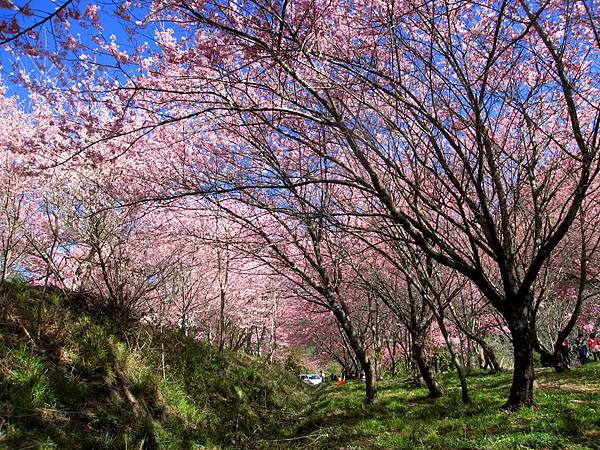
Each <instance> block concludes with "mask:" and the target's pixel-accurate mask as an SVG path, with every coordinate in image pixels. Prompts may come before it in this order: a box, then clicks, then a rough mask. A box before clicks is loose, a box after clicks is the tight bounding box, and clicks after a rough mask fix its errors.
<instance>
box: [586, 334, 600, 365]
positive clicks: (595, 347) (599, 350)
mask: <svg viewBox="0 0 600 450" xmlns="http://www.w3.org/2000/svg"><path fill="white" fill-rule="evenodd" d="M587 346H588V349H589V351H590V353H591V354H592V355H593V356H594V361H600V338H597V337H596V334H595V333H590V338H589V339H588V342H587Z"/></svg>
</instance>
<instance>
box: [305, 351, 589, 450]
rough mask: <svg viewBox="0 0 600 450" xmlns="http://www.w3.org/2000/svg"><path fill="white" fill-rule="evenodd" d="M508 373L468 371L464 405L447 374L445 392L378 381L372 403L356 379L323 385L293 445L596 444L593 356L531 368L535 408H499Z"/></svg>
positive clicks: (543, 446) (573, 449)
mask: <svg viewBox="0 0 600 450" xmlns="http://www.w3.org/2000/svg"><path fill="white" fill-rule="evenodd" d="M511 375H512V374H511V373H510V372H504V373H500V374H487V373H482V372H477V373H472V374H471V375H470V376H469V377H468V383H469V387H470V389H471V397H472V403H471V404H470V405H463V404H462V403H461V400H460V387H459V385H458V381H457V378H456V377H455V376H454V374H445V375H444V376H443V377H442V378H441V380H440V381H441V383H442V385H443V386H444V389H445V394H446V395H445V397H443V398H441V399H438V400H431V399H428V398H427V397H426V395H427V391H426V390H425V389H424V388H421V387H419V388H415V387H412V386H409V385H407V384H405V383H401V382H398V381H393V380H386V381H383V382H381V384H380V387H379V399H378V402H377V404H376V406H374V407H372V408H365V407H364V406H363V403H362V402H363V396H364V390H363V388H362V385H361V383H360V382H358V381H356V382H350V383H348V384H346V385H343V386H340V387H336V386H334V385H333V384H329V385H327V386H323V387H322V388H320V389H319V390H318V391H317V392H316V393H315V395H316V398H315V400H314V402H312V403H311V404H310V405H309V406H308V407H307V408H306V409H305V411H304V413H303V416H304V417H305V419H304V420H305V421H304V423H303V425H302V426H301V427H299V428H298V429H297V431H296V436H295V438H296V439H297V441H296V442H297V444H296V445H297V446H298V447H300V448H311V449H317V448H323V449H325V448H327V449H330V448H343V449H371V448H391V449H415V448H418V449H530V448H533V449H569V450H576V449H600V362H597V363H594V362H592V363H589V364H586V365H584V366H583V367H575V368H572V369H571V370H570V371H568V372H567V373H562V374H556V373H554V372H553V370H552V369H548V368H538V369H537V370H536V384H535V386H536V390H535V403H536V405H535V407H533V408H522V409H521V410H519V411H517V412H512V413H510V412H506V411H503V410H502V408H501V407H502V404H503V403H504V402H505V401H506V398H507V396H508V390H509V386H510V381H511Z"/></svg>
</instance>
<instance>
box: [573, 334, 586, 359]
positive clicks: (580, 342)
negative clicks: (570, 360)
mask: <svg viewBox="0 0 600 450" xmlns="http://www.w3.org/2000/svg"><path fill="white" fill-rule="evenodd" d="M576 344H577V355H578V356H579V361H580V362H581V364H585V363H586V362H587V358H588V346H587V341H586V340H585V337H584V336H583V333H579V334H578V335H577V342H576Z"/></svg>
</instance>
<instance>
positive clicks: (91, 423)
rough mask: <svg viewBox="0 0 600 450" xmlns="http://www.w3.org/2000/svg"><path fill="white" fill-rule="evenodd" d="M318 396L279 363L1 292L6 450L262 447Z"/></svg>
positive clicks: (54, 298)
mask: <svg viewBox="0 0 600 450" xmlns="http://www.w3.org/2000/svg"><path fill="white" fill-rule="evenodd" d="M42 299H43V300H44V302H43V308H42V321H41V323H40V325H41V326H40V327H39V336H38V332H37V331H38V320H37V306H38V305H39V304H40V301H41V300H42ZM162 348H164V349H165V366H164V372H163V366H162V359H161V349H162ZM309 398H310V397H309V390H307V388H306V386H304V385H303V384H301V383H300V381H299V380H298V379H297V377H295V376H294V375H292V374H291V373H289V372H287V371H285V370H283V368H281V367H279V366H277V365H272V364H267V363H265V362H264V361H262V360H260V359H256V358H251V357H249V356H246V355H242V354H233V353H228V352H225V354H223V355H219V354H218V352H217V351H216V350H215V349H214V348H212V347H210V346H208V345H203V344H201V343H198V342H195V341H193V340H191V339H189V338H186V337H185V336H182V335H181V334H180V333H178V332H175V331H166V332H160V331H159V330H158V329H156V328H153V327H151V326H147V325H140V324H136V323H131V324H130V325H129V326H128V327H127V329H123V328H122V326H116V325H115V323H114V322H112V321H111V320H109V319H107V318H105V317H99V316H94V315H91V314H89V313H87V312H85V311H83V310H81V309H80V308H77V307H75V306H74V305H70V304H69V302H68V300H66V299H64V298H62V296H61V295H60V294H58V293H56V292H54V293H51V294H49V295H48V294H46V295H42V291H41V290H40V289H36V288H32V287H30V286H27V285H26V284H23V283H10V284H5V285H3V286H0V449H4V448H9V449H13V448H14V449H21V448H36V449H37V448H43V449H51V448H61V449H63V448H72V449H80V448H88V449H105V448H106V449H109V448H111V449H112V448H115V449H116V448H119V449H120V448H135V449H141V448H146V449H150V448H164V449H176V448H185V449H193V448H197V449H200V448H257V447H265V446H266V444H265V443H266V442H268V441H269V440H270V439H273V438H277V437H285V436H288V433H289V432H290V430H292V429H293V428H294V426H295V425H296V422H295V420H296V415H295V413H296V412H297V411H298V410H300V409H301V407H303V406H304V405H306V403H307V402H308V400H309Z"/></svg>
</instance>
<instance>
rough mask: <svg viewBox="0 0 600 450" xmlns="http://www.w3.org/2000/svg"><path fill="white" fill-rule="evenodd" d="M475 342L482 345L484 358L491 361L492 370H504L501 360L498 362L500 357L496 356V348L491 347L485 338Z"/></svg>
mask: <svg viewBox="0 0 600 450" xmlns="http://www.w3.org/2000/svg"><path fill="white" fill-rule="evenodd" d="M475 342H477V343H478V344H479V345H480V346H481V349H482V350H483V357H484V359H487V360H488V361H489V362H490V364H491V366H492V372H494V373H498V372H502V365H501V364H500V362H498V358H496V353H495V352H494V349H493V348H492V347H490V346H489V345H488V343H487V342H485V340H483V339H481V340H476V341H475Z"/></svg>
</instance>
